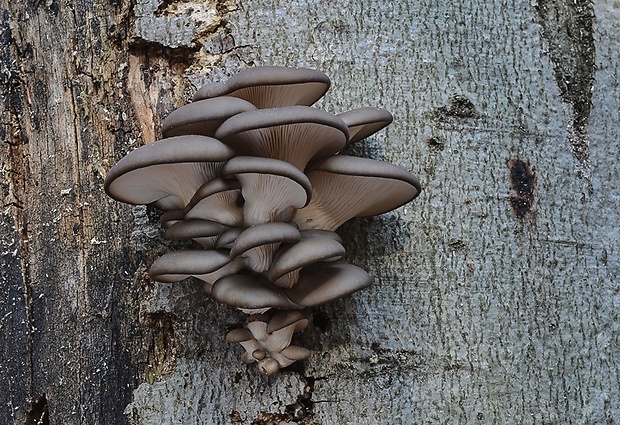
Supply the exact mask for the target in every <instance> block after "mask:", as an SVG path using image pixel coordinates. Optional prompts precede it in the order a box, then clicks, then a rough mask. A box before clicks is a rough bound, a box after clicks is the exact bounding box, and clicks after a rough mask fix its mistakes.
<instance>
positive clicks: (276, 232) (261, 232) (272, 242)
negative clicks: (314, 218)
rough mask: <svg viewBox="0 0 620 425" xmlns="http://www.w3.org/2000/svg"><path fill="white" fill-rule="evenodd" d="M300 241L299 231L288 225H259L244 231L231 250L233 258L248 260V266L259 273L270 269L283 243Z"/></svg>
mask: <svg viewBox="0 0 620 425" xmlns="http://www.w3.org/2000/svg"><path fill="white" fill-rule="evenodd" d="M298 240H299V230H297V227H296V226H293V225H292V224H288V223H280V222H274V223H265V224H257V225H256V226H252V227H249V228H247V229H246V230H244V231H243V232H242V233H241V234H239V236H237V239H236V240H235V242H234V244H233V245H232V248H231V250H230V256H231V257H232V258H234V257H237V256H242V257H244V258H246V263H247V266H248V267H249V268H250V269H251V270H253V271H255V272H258V273H262V272H264V271H265V270H267V269H269V267H270V266H271V262H272V260H273V254H274V252H275V251H276V250H277V249H278V247H279V246H280V243H282V242H294V241H298Z"/></svg>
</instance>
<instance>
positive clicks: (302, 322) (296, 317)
mask: <svg viewBox="0 0 620 425" xmlns="http://www.w3.org/2000/svg"><path fill="white" fill-rule="evenodd" d="M291 325H295V326H293V332H298V331H300V330H302V329H304V328H305V327H306V326H308V318H307V317H306V315H305V314H304V313H302V312H301V311H300V310H285V311H280V312H278V313H276V314H275V315H274V316H273V317H272V318H271V320H270V321H269V324H268V325H267V332H269V333H272V332H275V331H279V330H280V329H283V328H285V327H287V326H291Z"/></svg>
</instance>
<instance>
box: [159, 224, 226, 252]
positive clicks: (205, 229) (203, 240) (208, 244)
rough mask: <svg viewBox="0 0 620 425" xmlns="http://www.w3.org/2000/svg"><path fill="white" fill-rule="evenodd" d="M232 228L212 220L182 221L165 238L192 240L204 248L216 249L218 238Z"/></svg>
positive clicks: (171, 227) (173, 226) (170, 228)
mask: <svg viewBox="0 0 620 425" xmlns="http://www.w3.org/2000/svg"><path fill="white" fill-rule="evenodd" d="M229 229H230V227H229V226H226V225H224V224H221V223H218V222H215V221H211V220H181V221H178V222H176V223H174V224H173V225H171V226H170V227H168V229H166V232H165V233H164V236H165V237H166V239H170V240H188V239H192V240H195V241H196V242H198V243H199V244H201V245H202V247H203V248H207V249H212V248H214V247H215V242H216V241H217V238H218V237H219V236H220V235H221V234H222V233H224V232H226V231H227V230H229Z"/></svg>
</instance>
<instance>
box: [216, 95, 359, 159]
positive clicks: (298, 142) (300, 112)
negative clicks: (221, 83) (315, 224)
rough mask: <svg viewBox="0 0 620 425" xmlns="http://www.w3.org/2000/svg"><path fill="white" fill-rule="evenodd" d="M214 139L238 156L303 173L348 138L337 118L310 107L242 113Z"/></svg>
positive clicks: (330, 153)
mask: <svg viewBox="0 0 620 425" xmlns="http://www.w3.org/2000/svg"><path fill="white" fill-rule="evenodd" d="M215 137H216V138H217V139H219V140H221V141H223V142H224V143H226V144H227V145H228V146H230V147H231V148H232V149H233V150H234V151H235V152H236V153H237V154H238V155H247V156H260V157H264V158H274V159H279V160H281V161H286V162H288V163H290V164H293V165H294V166H295V167H297V168H299V169H300V170H301V171H303V170H304V169H305V168H306V165H307V164H308V162H309V161H310V159H312V158H323V157H326V156H329V155H333V154H335V153H336V152H338V151H339V150H341V149H342V148H344V146H345V144H346V143H347V140H348V138H349V131H348V129H347V126H346V124H345V123H344V122H343V121H342V120H341V119H340V118H338V117H336V116H335V115H333V114H330V113H328V112H325V111H321V110H320V109H316V108H311V107H309V106H287V107H284V108H275V109H258V110H254V111H248V112H243V113H241V114H238V115H235V116H234V117H232V118H230V119H228V120H226V121H225V122H224V123H223V124H222V125H221V126H220V127H219V128H218V130H217V132H216V133H215Z"/></svg>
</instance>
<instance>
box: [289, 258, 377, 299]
mask: <svg viewBox="0 0 620 425" xmlns="http://www.w3.org/2000/svg"><path fill="white" fill-rule="evenodd" d="M371 281H372V279H371V277H370V275H369V274H368V273H366V271H365V270H363V269H361V268H359V267H356V266H354V265H352V264H327V265H317V266H312V267H306V268H304V269H303V270H302V271H301V273H300V275H299V282H297V285H295V286H293V287H292V288H291V289H287V290H285V291H284V292H285V293H286V295H287V296H288V297H289V298H290V299H291V300H292V301H293V302H295V303H297V304H299V305H303V306H305V307H310V306H315V305H319V304H323V303H326V302H328V301H332V300H335V299H338V298H341V297H344V296H345V295H349V294H351V293H353V292H355V291H359V290H360V289H363V288H366V287H367V286H368V285H370V283H371Z"/></svg>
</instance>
